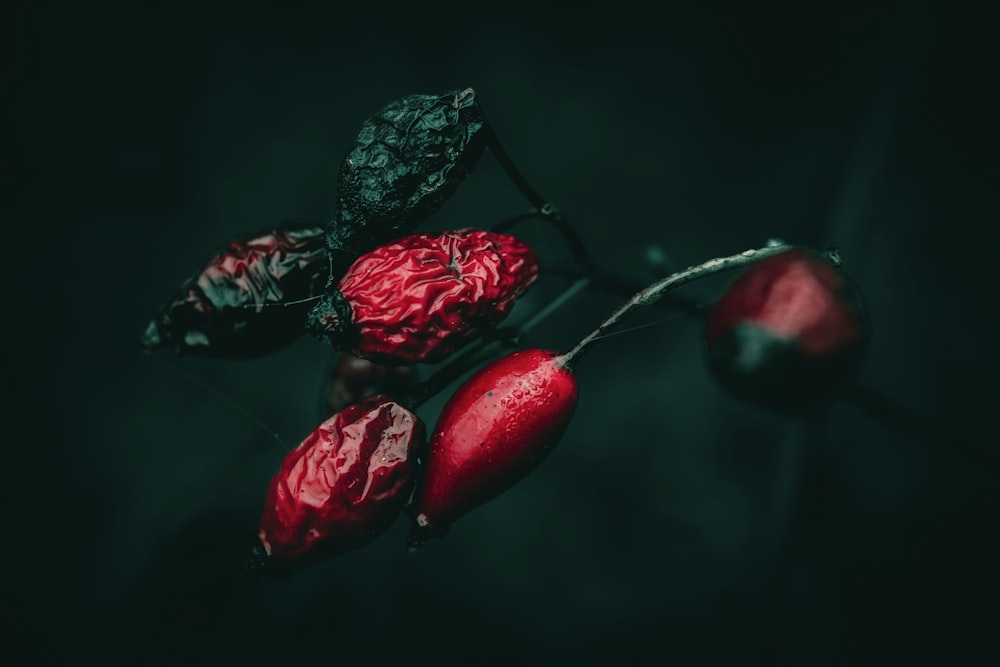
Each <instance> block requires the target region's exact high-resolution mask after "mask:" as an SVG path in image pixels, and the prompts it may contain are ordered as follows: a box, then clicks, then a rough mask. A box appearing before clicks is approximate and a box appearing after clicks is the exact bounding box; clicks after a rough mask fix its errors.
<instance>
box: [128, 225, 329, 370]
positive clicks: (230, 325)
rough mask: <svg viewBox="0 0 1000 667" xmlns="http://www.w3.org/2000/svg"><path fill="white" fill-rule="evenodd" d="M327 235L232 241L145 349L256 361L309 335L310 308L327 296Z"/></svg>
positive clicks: (297, 230) (162, 315)
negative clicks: (306, 332) (318, 297)
mask: <svg viewBox="0 0 1000 667" xmlns="http://www.w3.org/2000/svg"><path fill="white" fill-rule="evenodd" d="M324 235H325V230H324V228H323V227H313V226H307V225H290V226H285V227H280V228H273V229H269V230H266V231H263V232H259V233H254V234H247V235H245V236H241V237H239V238H236V239H233V240H232V241H231V242H230V243H229V244H228V245H227V246H226V247H225V248H224V249H222V250H221V251H219V252H218V253H216V254H215V255H214V256H213V257H211V258H210V259H209V260H208V261H207V262H206V263H205V264H204V265H203V266H202V268H200V269H199V270H198V271H196V272H195V273H194V274H193V275H191V276H189V277H188V279H187V280H185V281H184V282H183V283H182V284H181V286H180V287H179V288H178V290H177V292H176V293H175V294H174V296H173V297H171V299H170V301H168V302H167V303H166V305H165V306H164V307H163V308H162V309H161V310H160V311H159V312H158V313H157V314H156V316H155V317H154V318H153V319H152V321H150V323H149V326H148V327H147V328H146V331H145V332H144V333H143V335H142V339H141V341H140V345H141V347H142V349H143V350H145V351H147V352H153V351H156V350H163V349H173V350H175V351H176V353H177V354H178V355H190V356H203V357H215V358H226V359H251V358H255V357H260V356H262V355H265V354H268V353H270V352H274V351H275V350H278V349H280V348H282V347H284V346H286V345H288V344H289V343H291V342H292V341H293V340H295V339H296V338H297V337H298V336H300V335H301V334H302V333H303V331H304V325H305V319H306V314H307V313H308V311H309V308H310V304H309V303H308V301H309V300H310V299H312V298H313V297H314V296H316V295H319V294H322V293H323V289H324V283H325V281H326V277H327V271H328V268H327V267H328V261H327V258H328V256H327V251H326V247H325V244H324ZM275 306H281V307H280V308H277V307H275Z"/></svg>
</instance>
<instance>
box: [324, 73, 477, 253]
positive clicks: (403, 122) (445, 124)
mask: <svg viewBox="0 0 1000 667" xmlns="http://www.w3.org/2000/svg"><path fill="white" fill-rule="evenodd" d="M484 126H485V119H484V117H483V114H482V111H481V110H480V108H479V105H478V104H477V103H476V93H475V91H474V90H473V89H472V88H465V89H464V90H452V91H448V92H446V93H443V94H440V95H408V96H406V97H403V98H401V99H398V100H396V101H395V102H393V103H392V104H389V105H388V106H386V107H385V108H384V109H382V110H381V111H380V112H379V113H378V114H376V115H375V116H373V117H371V118H369V119H368V120H366V121H365V122H364V124H363V125H362V127H361V130H360V131H359V132H358V135H357V139H356V140H355V144H354V147H353V148H352V149H351V152H350V153H348V155H347V157H346V158H345V159H344V162H343V163H342V165H341V168H340V176H339V180H338V185H337V194H338V207H337V217H336V218H335V219H334V221H333V223H331V225H330V228H329V233H330V235H331V239H330V240H331V244H332V245H334V246H338V245H340V244H341V243H342V242H343V241H344V240H345V239H347V240H348V241H349V243H350V244H351V245H352V246H354V247H356V248H357V249H358V250H360V251H362V252H363V251H365V250H368V249H369V247H370V246H373V245H376V244H379V243H383V242H385V241H386V240H388V239H390V238H393V237H395V236H399V235H401V234H407V233H409V232H411V231H413V230H414V229H415V228H416V227H417V225H419V224H420V223H421V222H423V221H424V220H426V219H427V218H428V217H429V216H430V215H431V214H433V213H434V212H435V211H437V210H438V209H439V208H440V207H441V205H442V204H443V203H444V201H445V200H446V199H447V198H448V197H449V196H451V194H452V193H453V192H454V191H455V189H456V188H457V187H458V185H459V184H460V183H461V182H462V180H463V179H464V178H465V177H466V175H467V174H468V173H469V172H470V171H471V170H472V169H473V167H475V165H476V163H477V162H478V161H479V158H480V157H481V156H482V154H483V151H484V150H485V148H486V139H485V134H486V133H485V132H483V129H484Z"/></svg>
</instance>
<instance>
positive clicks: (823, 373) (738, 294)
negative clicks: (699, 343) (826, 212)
mask: <svg viewBox="0 0 1000 667" xmlns="http://www.w3.org/2000/svg"><path fill="white" fill-rule="evenodd" d="M705 337H706V340H707V343H708V352H709V361H710V365H711V368H712V371H713V373H714V374H715V376H716V377H717V378H718V380H719V381H720V383H721V384H722V385H723V387H724V388H725V389H726V390H728V391H730V392H731V393H732V394H734V395H735V396H738V397H740V398H742V399H745V400H747V401H750V402H752V403H755V404H758V405H762V406H766V407H771V408H777V409H798V408H802V407H805V406H807V405H810V404H813V403H815V402H817V401H819V400H822V399H823V398H826V397H828V396H830V395H831V394H832V393H833V392H834V391H835V390H836V389H837V388H839V387H840V386H842V385H843V384H844V383H845V382H847V381H848V380H849V379H850V378H851V377H852V376H853V375H854V374H855V373H856V372H857V370H858V369H859V368H860V365H861V361H862V357H863V352H864V344H865V341H866V322H865V318H864V315H863V312H862V308H861V304H860V297H859V295H858V294H857V292H856V291H855V290H854V288H853V286H852V285H851V284H850V283H848V282H847V281H846V280H845V279H844V277H843V276H842V275H841V274H840V273H839V272H838V270H837V269H836V268H835V267H834V266H833V265H832V264H831V263H830V262H829V261H828V260H826V259H825V258H823V257H821V256H819V255H818V254H816V253H814V252H812V251H810V250H806V249H801V248H792V249H790V250H787V251H785V252H782V253H779V254H777V255H772V256H771V257H768V258H766V259H763V260H761V261H759V262H757V263H755V264H753V265H752V266H750V268H748V269H747V270H746V271H744V272H743V274H741V275H740V276H739V277H738V278H737V279H736V280H735V281H733V283H732V284H731V285H730V287H729V289H727V290H726V292H725V293H724V294H723V295H722V297H720V298H719V300H718V301H717V302H716V303H715V305H714V307H713V308H712V311H711V313H710V314H709V317H708V323H707V327H706V330H705Z"/></svg>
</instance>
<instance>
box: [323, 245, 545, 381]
mask: <svg viewBox="0 0 1000 667" xmlns="http://www.w3.org/2000/svg"><path fill="white" fill-rule="evenodd" d="M537 277H538V258H537V257H536V255H535V253H534V252H533V251H532V250H531V248H529V247H528V246H527V245H526V244H525V243H524V242H522V241H521V240H519V239H517V238H515V237H513V236H508V235H506V234H498V233H496V232H490V231H484V230H474V229H464V230H457V231H450V232H445V233H443V234H413V235H410V236H406V237H404V238H402V239H399V240H398V241H396V242H394V243H389V244H387V245H383V246H380V247H378V248H376V249H374V250H372V251H371V252H369V253H366V254H364V255H362V256H361V257H359V258H358V260H357V261H356V262H354V264H353V265H352V266H351V268H350V269H348V271H347V273H346V274H344V276H343V277H342V278H341V280H340V282H339V283H338V286H337V290H336V291H337V293H338V294H337V295H335V296H334V297H333V301H334V303H332V304H331V306H330V308H329V309H328V310H327V311H326V314H325V315H324V316H323V317H321V318H319V319H316V320H310V325H309V326H310V329H311V330H312V332H313V333H314V334H316V335H317V336H319V337H320V338H321V339H325V340H327V341H328V342H330V343H331V344H333V345H334V347H337V348H338V349H343V350H348V351H350V352H351V353H353V354H356V355H357V356H359V357H363V358H365V359H369V360H371V361H374V362H377V363H383V364H413V363H420V362H423V363H436V362H438V361H441V360H442V359H444V358H446V357H448V356H449V355H450V354H452V353H453V352H454V351H455V350H456V349H458V348H459V347H461V346H462V345H463V344H465V343H466V342H468V341H469V340H471V339H472V338H474V337H476V336H478V335H479V334H481V333H482V332H483V331H484V330H487V329H490V328H492V327H494V326H496V325H497V324H498V323H499V322H501V321H502V320H503V319H504V318H505V317H506V316H507V314H508V313H509V312H510V310H511V308H512V307H513V305H514V301H515V299H517V297H518V296H520V295H521V294H523V293H524V291H525V290H526V289H527V288H528V287H529V286H530V285H531V284H532V283H533V282H534V281H535V279H536V278H537Z"/></svg>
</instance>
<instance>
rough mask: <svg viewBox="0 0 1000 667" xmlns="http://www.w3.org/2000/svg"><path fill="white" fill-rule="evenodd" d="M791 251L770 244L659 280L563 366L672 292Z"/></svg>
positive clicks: (572, 352) (620, 310) (579, 345)
mask: <svg viewBox="0 0 1000 667" xmlns="http://www.w3.org/2000/svg"><path fill="white" fill-rule="evenodd" d="M788 248H789V246H787V245H785V244H783V243H773V244H771V243H769V244H768V245H767V246H765V247H763V248H757V249H755V250H744V251H743V252H741V253H739V254H736V255H730V256H729V257H716V258H715V259H710V260H708V261H707V262H703V263H701V264H698V265H697V266H691V267H688V268H686V269H684V270H683V271H678V272H677V273H673V274H671V275H669V276H667V277H666V278H663V279H662V280H658V281H656V282H655V283H653V284H652V285H650V286H649V287H646V288H645V289H642V290H639V291H638V292H636V293H635V294H634V295H633V296H632V297H631V298H630V299H629V300H628V301H626V302H625V303H624V304H623V305H622V306H621V307H620V308H618V310H616V311H615V312H613V313H611V315H610V316H609V317H608V318H607V319H605V320H604V321H603V322H601V324H600V325H599V326H598V327H597V328H596V329H594V330H593V331H592V332H590V334H588V335H587V336H585V337H584V338H583V339H582V340H580V342H579V343H577V344H576V346H574V347H573V349H571V350H570V351H569V352H567V353H566V354H564V355H562V357H561V358H560V360H561V363H562V364H564V365H566V366H569V365H570V364H571V363H572V362H574V361H575V360H576V359H577V358H579V356H580V355H581V354H583V352H585V351H586V350H587V349H588V348H589V347H590V345H591V344H592V343H593V342H594V341H596V340H597V339H599V338H602V337H604V336H605V335H606V334H607V333H608V331H610V330H611V329H612V328H614V327H615V326H617V325H618V323H619V322H621V321H622V320H623V319H625V318H626V317H627V316H628V315H630V314H631V313H632V312H633V311H634V310H635V309H636V308H638V307H640V306H647V305H650V304H653V303H656V302H657V301H659V300H660V299H662V298H663V297H664V295H665V294H666V293H667V292H669V291H670V290H672V289H675V288H677V287H680V286H681V285H686V284H687V283H690V282H692V281H694V280H698V279H699V278H705V277H707V276H710V275H713V274H715V273H719V272H721V271H729V270H731V269H738V268H741V267H744V266H747V265H749V264H752V263H754V262H757V261H759V260H761V259H763V258H765V257H769V256H771V255H776V254H778V253H780V252H784V251H785V250H787V249H788Z"/></svg>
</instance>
